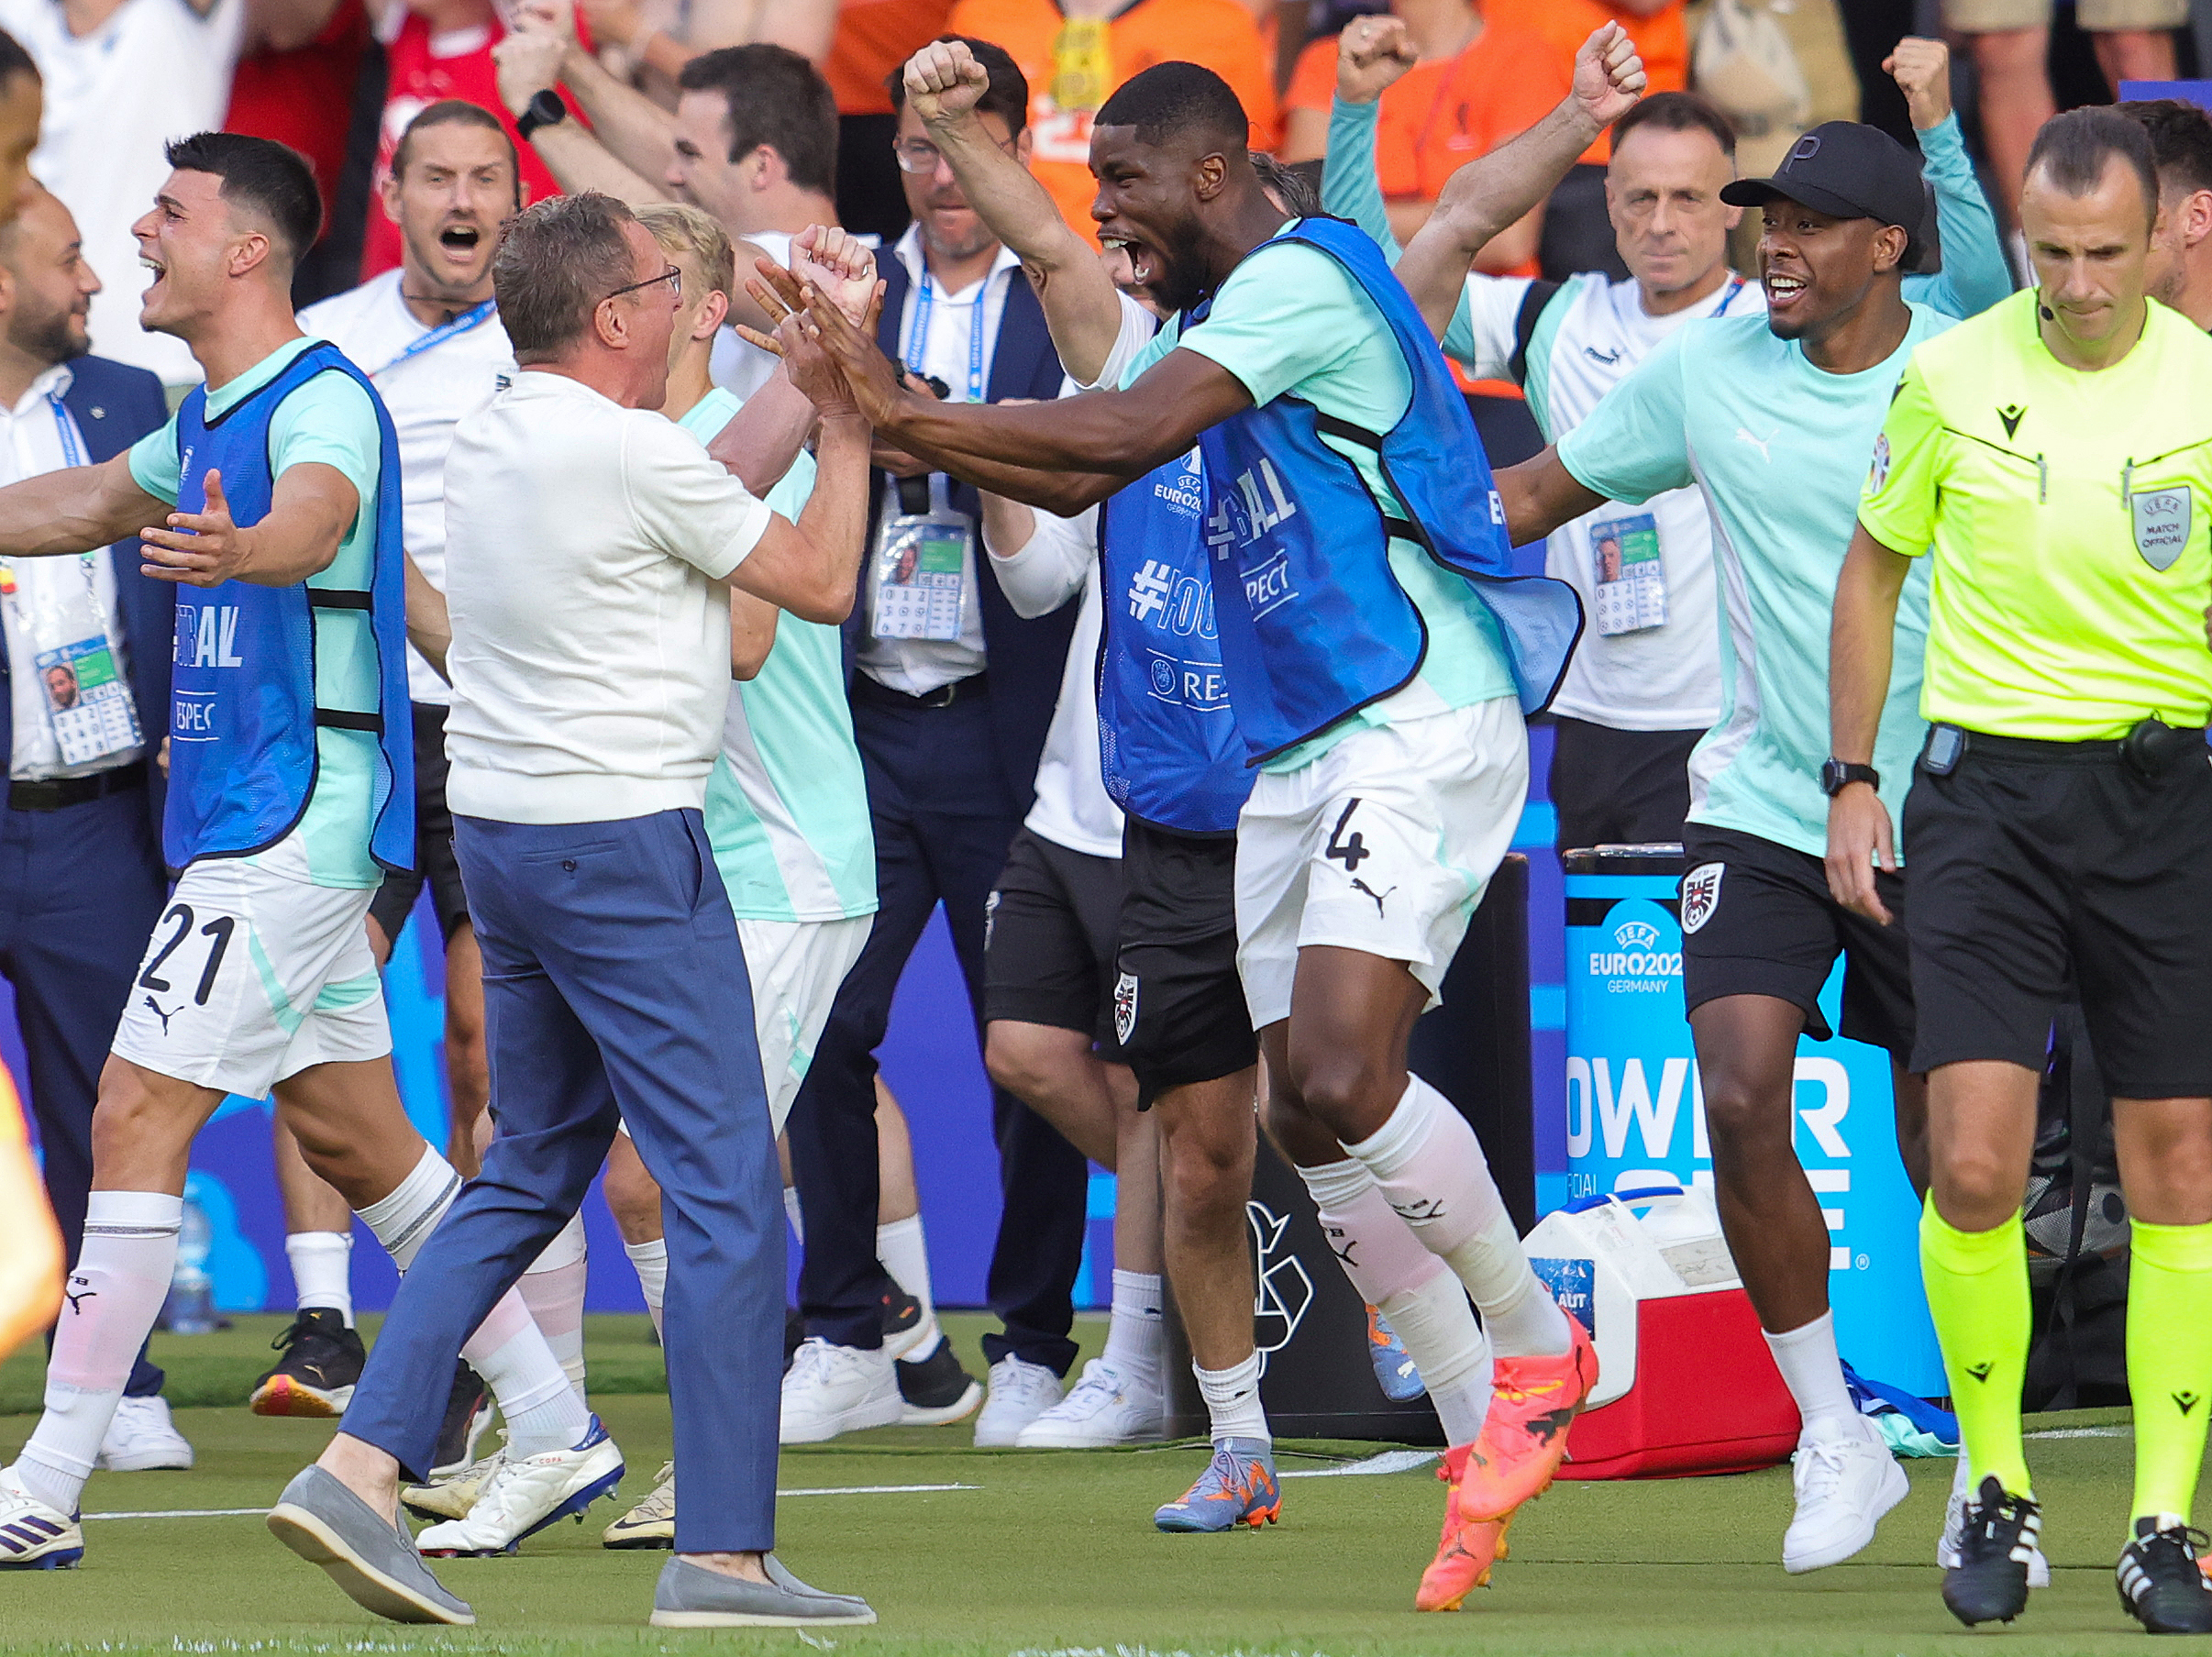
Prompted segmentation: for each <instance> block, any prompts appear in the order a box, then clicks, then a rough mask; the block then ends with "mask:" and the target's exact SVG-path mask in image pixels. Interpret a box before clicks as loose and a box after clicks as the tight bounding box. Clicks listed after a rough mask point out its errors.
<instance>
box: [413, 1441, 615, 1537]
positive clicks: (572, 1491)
mask: <svg viewBox="0 0 2212 1657" xmlns="http://www.w3.org/2000/svg"><path fill="white" fill-rule="evenodd" d="M622 1474H623V1462H622V1452H621V1451H620V1450H619V1449H617V1448H616V1447H615V1444H614V1440H613V1439H611V1438H609V1437H608V1436H607V1430H606V1429H605V1428H604V1427H603V1426H601V1425H600V1422H599V1418H598V1417H597V1416H593V1417H592V1431H590V1432H588V1433H586V1434H585V1435H584V1437H583V1440H582V1442H580V1443H578V1444H576V1445H575V1446H573V1447H572V1448H570V1449H568V1450H547V1451H543V1452H540V1453H538V1454H536V1455H516V1454H514V1453H513V1452H512V1451H510V1452H508V1453H506V1454H504V1455H503V1456H502V1457H501V1458H500V1460H499V1461H498V1463H497V1464H495V1465H494V1466H493V1467H492V1469H491V1471H490V1472H489V1473H488V1474H487V1475H485V1477H484V1482H483V1486H482V1488H481V1489H480V1490H479V1491H478V1492H477V1496H476V1502H475V1505H474V1506H473V1507H471V1508H470V1509H469V1511H468V1513H467V1514H466V1515H465V1516H463V1517H462V1518H460V1519H447V1520H446V1521H444V1522H443V1523H442V1524H436V1525H431V1526H429V1527H428V1528H426V1530H423V1531H421V1532H420V1533H419V1534H418V1535H417V1536H416V1537H415V1551H416V1552H419V1553H421V1554H422V1555H423V1556H424V1557H425V1558H427V1559H459V1558H480V1557H483V1556H485V1555H489V1554H495V1553H512V1552H514V1551H515V1550H516V1549H517V1548H518V1547H520V1546H521V1545H522V1542H523V1540H524V1539H525V1537H529V1536H533V1535H535V1534H536V1532H538V1531H540V1530H544V1529H545V1528H546V1527H547V1525H549V1524H551V1523H553V1521H554V1520H555V1519H575V1520H576V1521H577V1522H578V1523H580V1524H581V1522H582V1521H583V1517H584V1510H585V1509H586V1508H589V1507H590V1506H591V1505H592V1503H593V1502H595V1501H597V1500H599V1498H600V1497H611V1496H613V1495H614V1487H615V1486H617V1485H618V1484H620V1483H621V1482H622Z"/></svg>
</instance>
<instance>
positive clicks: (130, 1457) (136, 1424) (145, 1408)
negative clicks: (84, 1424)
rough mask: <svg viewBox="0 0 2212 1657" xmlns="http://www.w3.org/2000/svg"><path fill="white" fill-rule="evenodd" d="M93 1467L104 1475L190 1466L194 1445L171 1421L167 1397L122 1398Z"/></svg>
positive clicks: (108, 1426)
mask: <svg viewBox="0 0 2212 1657" xmlns="http://www.w3.org/2000/svg"><path fill="white" fill-rule="evenodd" d="M93 1465H94V1467H97V1468H99V1469H100V1470H101V1471H102V1472H104V1473H149V1472H151V1471H152V1470H153V1469H155V1468H157V1467H177V1468H183V1467H189V1466H191V1465H192V1446H191V1445H190V1444H188V1443H186V1442H184V1435H183V1434H182V1433H181V1432H179V1431H177V1426H176V1423H175V1422H174V1421H172V1420H171V1419H170V1416H169V1400H168V1399H167V1398H164V1397H159V1396H157V1397H150V1398H121V1399H118V1400H117V1401H116V1413H115V1418H114V1419H112V1420H110V1421H109V1422H108V1423H107V1436H106V1437H105V1438H103V1439H102V1440H101V1441H100V1453H99V1454H98V1455H96V1456H94V1458H93Z"/></svg>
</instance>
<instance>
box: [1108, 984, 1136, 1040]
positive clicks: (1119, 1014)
mask: <svg viewBox="0 0 2212 1657" xmlns="http://www.w3.org/2000/svg"><path fill="white" fill-rule="evenodd" d="M1136 998H1137V981H1136V974H1135V973H1134V972H1125V973H1123V975H1122V976H1121V977H1120V978H1117V979H1115V980H1114V986H1113V1039H1114V1040H1115V1041H1117V1042H1119V1043H1121V1044H1122V1045H1123V1046H1124V1047H1126V1046H1128V1045H1129V1038H1130V1037H1131V1036H1133V1035H1134V1034H1135V1033H1136Z"/></svg>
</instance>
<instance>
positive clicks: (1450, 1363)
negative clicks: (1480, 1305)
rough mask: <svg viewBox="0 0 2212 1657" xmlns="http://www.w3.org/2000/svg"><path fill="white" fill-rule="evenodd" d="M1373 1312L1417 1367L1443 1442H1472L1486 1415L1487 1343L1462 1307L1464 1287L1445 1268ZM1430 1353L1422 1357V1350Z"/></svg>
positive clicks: (1488, 1411)
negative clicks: (1387, 1324) (1387, 1325)
mask: <svg viewBox="0 0 2212 1657" xmlns="http://www.w3.org/2000/svg"><path fill="white" fill-rule="evenodd" d="M1376 1310H1377V1311H1379V1312H1380V1313H1382V1315H1383V1316H1384V1317H1385V1318H1386V1319H1388V1320H1389V1324H1390V1327H1391V1329H1392V1330H1394V1331H1397V1334H1398V1339H1399V1343H1400V1344H1401V1345H1403V1346H1404V1347H1405V1349H1406V1352H1407V1353H1408V1354H1410V1356H1411V1358H1412V1359H1413V1362H1414V1364H1415V1365H1416V1366H1417V1367H1418V1368H1419V1369H1420V1370H1421V1383H1422V1385H1423V1386H1427V1387H1428V1389H1429V1402H1430V1403H1431V1404H1432V1405H1433V1406H1434V1407H1435V1409H1436V1419H1437V1420H1438V1422H1439V1423H1440V1424H1441V1425H1442V1426H1443V1433H1444V1442H1445V1443H1447V1444H1472V1443H1473V1442H1475V1441H1476V1440H1477V1438H1479V1437H1481V1436H1482V1423H1483V1419H1484V1418H1485V1417H1487V1416H1488V1414H1489V1413H1490V1371H1491V1361H1490V1343H1489V1342H1488V1340H1486V1339H1485V1338H1484V1336H1483V1332H1482V1331H1481V1330H1480V1329H1479V1328H1477V1325H1476V1322H1475V1314H1474V1312H1473V1311H1471V1310H1470V1309H1468V1307H1467V1291H1466V1289H1465V1287H1463V1286H1462V1285H1461V1283H1460V1281H1459V1279H1458V1278H1457V1277H1455V1276H1453V1275H1452V1274H1451V1273H1450V1272H1438V1273H1436V1274H1435V1276H1432V1277H1430V1278H1429V1279H1427V1280H1426V1281H1425V1282H1423V1283H1421V1284H1419V1285H1417V1286H1416V1287H1412V1288H1410V1289H1406V1290H1403V1291H1402V1292H1400V1293H1399V1294H1395V1295H1391V1296H1388V1298H1385V1299H1384V1300H1383V1301H1382V1302H1381V1303H1380V1304H1379V1305H1378V1306H1377V1307H1376ZM1422 1353H1429V1354H1430V1356H1429V1357H1428V1358H1427V1359H1425V1360H1424V1359H1423V1357H1422V1356H1421V1354H1422Z"/></svg>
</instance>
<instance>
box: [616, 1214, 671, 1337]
mask: <svg viewBox="0 0 2212 1657" xmlns="http://www.w3.org/2000/svg"><path fill="white" fill-rule="evenodd" d="M622 1252H623V1253H624V1254H627V1255H629V1257H630V1264H631V1265H634V1266H636V1268H637V1287H639V1288H640V1289H641V1290H643V1291H644V1293H645V1303H646V1311H647V1314H648V1315H649V1316H650V1317H651V1318H652V1320H653V1332H654V1333H655V1334H657V1335H658V1334H659V1333H661V1332H662V1331H661V1328H660V1303H661V1302H662V1301H663V1300H665V1299H667V1298H668V1297H669V1240H668V1239H667V1238H666V1237H656V1238H654V1239H653V1241H652V1242H650V1243H624V1244H623V1245H622Z"/></svg>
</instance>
